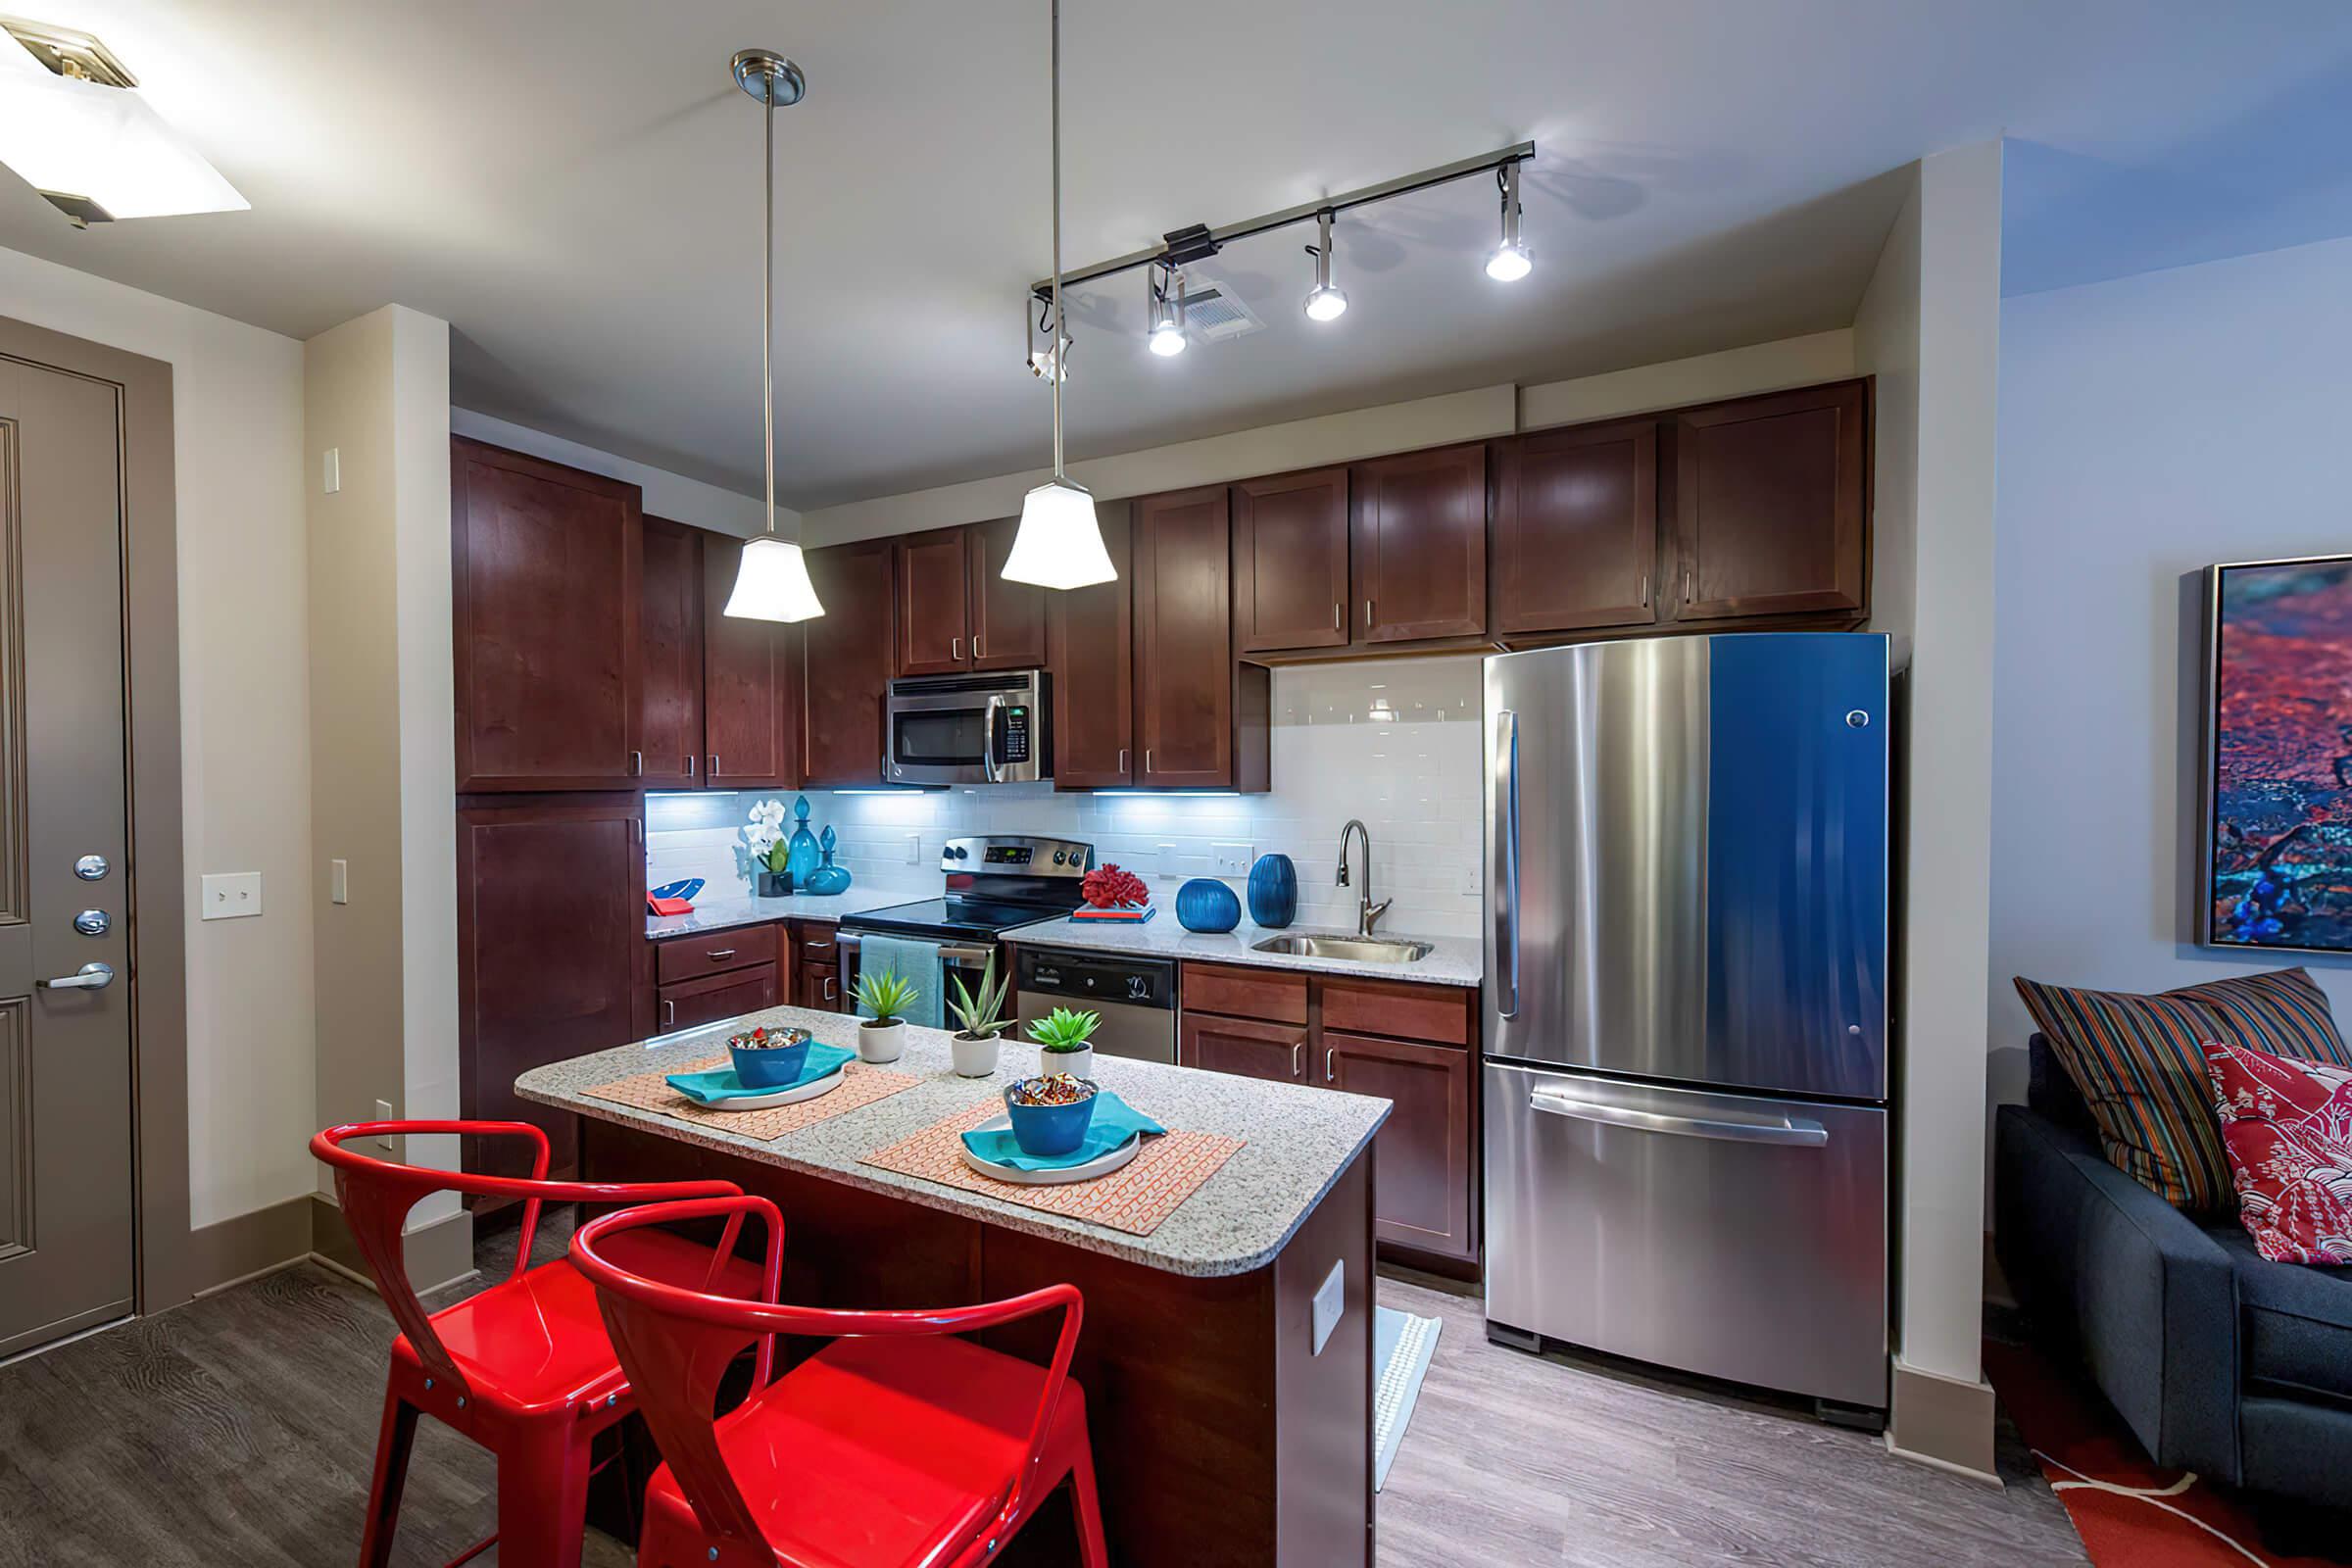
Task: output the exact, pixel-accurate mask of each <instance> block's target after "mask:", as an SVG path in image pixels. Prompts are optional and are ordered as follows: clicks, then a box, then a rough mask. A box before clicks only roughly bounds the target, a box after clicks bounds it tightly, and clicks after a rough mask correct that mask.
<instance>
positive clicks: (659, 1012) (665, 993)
mask: <svg viewBox="0 0 2352 1568" xmlns="http://www.w3.org/2000/svg"><path fill="white" fill-rule="evenodd" d="M783 1000H784V999H783V998H782V997H781V996H780V995H778V993H777V986H776V966H775V965H774V964H772V963H759V964H754V965H753V966H752V967H750V968H748V969H730V970H728V971H726V972H725V973H723V974H711V975H704V976H703V977H702V978H700V979H697V980H681V981H679V982H678V983H677V984H676V985H674V986H663V987H662V988H661V989H660V990H659V991H657V992H655V993H654V1016H655V1020H656V1024H655V1026H656V1027H657V1028H659V1029H660V1030H661V1031H662V1033H663V1034H670V1033H674V1032H675V1031H677V1030H680V1029H694V1028H698V1027H700V1026H701V1025H703V1024H707V1023H717V1022H718V1021H719V1020H721V1019H723V1018H734V1017H739V1016H741V1015H742V1014H744V1013H747V1012H758V1011H760V1009H761V1008H762V1007H772V1006H775V1005H777V1004H779V1003H781V1002H782V1001H783Z"/></svg>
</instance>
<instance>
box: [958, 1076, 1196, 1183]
mask: <svg viewBox="0 0 2352 1568" xmlns="http://www.w3.org/2000/svg"><path fill="white" fill-rule="evenodd" d="M1166 1131H1167V1129H1166V1128H1165V1127H1162V1126H1161V1125H1160V1124H1159V1123H1157V1122H1155V1121H1153V1120H1152V1118H1151V1117H1149V1116H1147V1115H1145V1114H1144V1113H1143V1112H1142V1111H1140V1110H1138V1109H1136V1108H1135V1107H1134V1106H1133V1105H1130V1104H1129V1103H1127V1102H1125V1101H1124V1100H1121V1099H1120V1098H1119V1097H1118V1096H1116V1095H1114V1094H1112V1093H1111V1092H1110V1091H1109V1090H1107V1089H1105V1090H1103V1091H1102V1092H1101V1093H1099V1094H1097V1095H1096V1096H1095V1119H1094V1120H1093V1121H1091V1122H1088V1123H1087V1124H1086V1141H1085V1142H1084V1143H1082V1144H1080V1145H1079V1146H1078V1147H1077V1148H1076V1149H1073V1150H1071V1151H1070V1152H1068V1153H1066V1154H1027V1153H1023V1152H1021V1146H1020V1145H1019V1144H1017V1143H1015V1142H1014V1141H1013V1137H1012V1129H1011V1128H1009V1127H999V1128H997V1129H995V1130H994V1131H991V1132H976V1131H975V1132H968V1133H965V1134H964V1135H963V1147H964V1148H966V1149H968V1150H970V1151H971V1152H973V1153H975V1154H977V1155H979V1156H980V1157H981V1158H982V1159H985V1160H987V1161H988V1162H989V1163H991V1164H994V1165H1010V1166H1011V1167H1013V1169H1015V1170H1067V1169H1069V1168H1070V1167H1071V1166H1072V1165H1083V1164H1085V1163H1086V1162H1087V1161H1088V1160H1090V1159H1101V1158H1102V1157H1103V1155H1104V1154H1107V1153H1109V1152H1111V1151H1112V1150H1114V1149H1116V1148H1118V1147H1119V1146H1120V1145H1121V1144H1123V1143H1125V1142H1126V1141H1127V1140H1128V1139H1130V1138H1133V1137H1135V1136H1136V1135H1137V1134H1139V1133H1141V1134H1152V1133H1164V1132H1166Z"/></svg>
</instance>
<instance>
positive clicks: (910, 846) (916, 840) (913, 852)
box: [907, 833, 923, 865]
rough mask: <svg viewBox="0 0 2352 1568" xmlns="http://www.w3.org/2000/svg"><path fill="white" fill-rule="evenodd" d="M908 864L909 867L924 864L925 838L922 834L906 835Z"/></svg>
mask: <svg viewBox="0 0 2352 1568" xmlns="http://www.w3.org/2000/svg"><path fill="white" fill-rule="evenodd" d="M922 863H923V836H922V835H921V834H920V833H909V834H907V864H908V865H920V864H922Z"/></svg>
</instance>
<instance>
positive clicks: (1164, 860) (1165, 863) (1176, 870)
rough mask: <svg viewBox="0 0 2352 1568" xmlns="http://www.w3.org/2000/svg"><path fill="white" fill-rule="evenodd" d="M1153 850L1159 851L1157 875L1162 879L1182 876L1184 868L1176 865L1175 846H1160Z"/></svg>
mask: <svg viewBox="0 0 2352 1568" xmlns="http://www.w3.org/2000/svg"><path fill="white" fill-rule="evenodd" d="M1155 848H1156V849H1157V850H1158V851H1159V874H1160V875H1161V876H1164V877H1174V876H1182V875H1183V874H1184V868H1183V867H1182V866H1180V865H1178V864H1177V863H1176V859H1177V856H1176V846H1175V845H1173V844H1161V845H1157V846H1155Z"/></svg>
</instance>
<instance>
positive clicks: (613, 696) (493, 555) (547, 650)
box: [450, 436, 644, 794]
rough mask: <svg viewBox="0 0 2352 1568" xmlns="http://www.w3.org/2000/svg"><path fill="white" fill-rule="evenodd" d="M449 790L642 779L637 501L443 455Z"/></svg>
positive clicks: (593, 485) (512, 460)
mask: <svg viewBox="0 0 2352 1568" xmlns="http://www.w3.org/2000/svg"><path fill="white" fill-rule="evenodd" d="M450 533H451V539H450V554H451V563H450V564H451V572H452V603H451V610H452V617H453V624H454V629H455V633H456V640H455V647H454V651H453V652H454V658H455V669H454V675H455V685H456V702H457V773H458V779H457V787H458V790H459V792H460V793H461V794H466V793H473V792H479V791H492V790H579V789H632V788H635V787H636V786H637V785H638V783H639V782H640V781H641V779H642V776H643V750H644V748H643V743H642V741H641V740H640V738H639V729H640V725H641V723H642V719H643V715H642V713H641V711H640V704H641V702H642V690H641V680H642V674H641V671H640V667H639V660H640V654H639V649H640V643H639V637H638V623H639V617H640V613H641V609H640V605H639V597H640V591H639V572H640V570H641V566H642V562H643V559H644V558H643V542H644V530H643V527H642V524H641V521H640V518H639V514H638V502H637V487H636V486H635V485H632V484H623V483H621V482H620V481H619V480H616V479H608V478H604V477H603V476H601V475H598V474H592V473H583V472H581V471H580V470H578V469H576V468H567V467H564V466H563V465H561V464H555V463H547V462H544V461H542V460H540V459H538V458H531V457H525V456H523V455H522V454H520V453H517V452H508V451H504V450H502V449H500V448H498V447H492V446H486V445H484V444H482V443H481V442H478V441H470V440H467V439H466V438H465V437H463V436H458V437H453V438H452V440H451V442H450Z"/></svg>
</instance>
